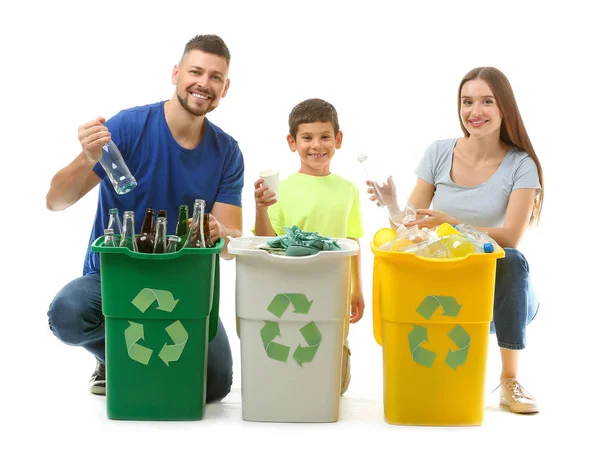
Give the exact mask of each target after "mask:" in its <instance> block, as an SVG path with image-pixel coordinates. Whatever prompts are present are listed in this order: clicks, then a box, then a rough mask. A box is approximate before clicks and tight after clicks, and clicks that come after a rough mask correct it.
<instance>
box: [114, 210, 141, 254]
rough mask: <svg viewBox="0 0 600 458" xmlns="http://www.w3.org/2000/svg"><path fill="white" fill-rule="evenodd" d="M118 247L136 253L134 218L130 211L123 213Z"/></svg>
mask: <svg viewBox="0 0 600 458" xmlns="http://www.w3.org/2000/svg"><path fill="white" fill-rule="evenodd" d="M119 246H121V247H126V248H129V249H130V250H131V251H138V247H137V243H136V241H135V218H134V215H133V212H132V211H126V212H123V235H121V243H120V244H119Z"/></svg>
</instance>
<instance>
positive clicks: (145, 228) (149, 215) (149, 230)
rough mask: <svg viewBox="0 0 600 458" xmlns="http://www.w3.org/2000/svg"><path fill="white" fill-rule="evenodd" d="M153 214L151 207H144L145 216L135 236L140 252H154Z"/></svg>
mask: <svg viewBox="0 0 600 458" xmlns="http://www.w3.org/2000/svg"><path fill="white" fill-rule="evenodd" d="M154 214H155V211H154V209H153V208H147V209H146V216H144V221H143V222H142V228H141V229H140V233H139V234H138V236H137V238H136V242H137V247H138V251H139V252H140V253H153V252H154Z"/></svg>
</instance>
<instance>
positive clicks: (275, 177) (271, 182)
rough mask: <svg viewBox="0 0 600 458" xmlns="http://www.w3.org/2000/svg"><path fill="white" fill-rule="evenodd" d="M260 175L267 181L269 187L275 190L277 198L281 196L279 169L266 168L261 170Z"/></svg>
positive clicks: (270, 189) (272, 190)
mask: <svg viewBox="0 0 600 458" xmlns="http://www.w3.org/2000/svg"><path fill="white" fill-rule="evenodd" d="M260 177H261V178H262V179H263V180H264V181H265V185H266V186H268V187H269V191H271V192H274V193H275V196H274V198H275V199H278V198H279V170H277V169H266V170H263V171H262V172H260Z"/></svg>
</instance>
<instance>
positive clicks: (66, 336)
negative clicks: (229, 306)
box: [48, 274, 233, 402]
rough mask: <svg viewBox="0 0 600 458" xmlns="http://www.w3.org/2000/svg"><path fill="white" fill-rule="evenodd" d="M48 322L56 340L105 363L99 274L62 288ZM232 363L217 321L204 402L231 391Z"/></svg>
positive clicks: (215, 399)
mask: <svg viewBox="0 0 600 458" xmlns="http://www.w3.org/2000/svg"><path fill="white" fill-rule="evenodd" d="M48 323H49V325H50V329H51V330H52V332H53V333H54V335H55V336H56V337H58V339H59V340H61V341H62V342H64V343H66V344H69V345H76V346H80V347H83V348H85V349H86V350H88V351H89V352H90V353H92V354H93V355H94V356H95V357H96V358H97V359H98V360H100V361H104V359H105V348H104V341H105V336H104V315H102V299H101V289H100V274H90V275H86V276H84V277H80V278H76V279H75V280H73V281H72V282H70V283H68V284H67V285H66V286H65V287H64V288H63V289H61V290H60V291H59V292H58V294H57V295H56V297H55V298H54V300H53V301H52V303H51V304H50V308H49V310H48ZM232 381H233V360H232V358H231V347H230V346H229V339H228V338H227V333H226V332H225V328H224V327H223V323H221V319H220V318H219V327H218V330H217V335H216V336H215V338H214V339H213V340H212V341H211V342H210V343H209V344H208V361H207V373H206V402H214V401H220V400H221V399H223V398H224V397H225V396H227V394H228V393H229V391H230V390H231V383H232Z"/></svg>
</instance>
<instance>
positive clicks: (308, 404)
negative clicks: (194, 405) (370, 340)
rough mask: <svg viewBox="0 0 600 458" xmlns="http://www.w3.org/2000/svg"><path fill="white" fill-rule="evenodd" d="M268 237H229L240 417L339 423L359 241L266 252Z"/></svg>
mask: <svg viewBox="0 0 600 458" xmlns="http://www.w3.org/2000/svg"><path fill="white" fill-rule="evenodd" d="M269 239H271V237H240V238H236V239H231V241H230V242H229V249H228V250H229V252H230V253H232V254H235V255H236V315H237V319H238V320H239V337H240V347H241V369H242V416H243V418H244V420H249V421H272V422H333V421H337V420H338V416H339V405H340V385H341V368H342V347H343V343H344V338H345V336H344V334H345V329H346V328H347V326H348V319H349V314H350V313H349V312H350V279H351V276H350V261H351V257H352V256H354V255H356V254H357V253H358V243H356V241H354V240H350V239H335V240H336V241H337V242H338V244H339V245H340V247H342V250H341V251H322V252H319V253H317V254H314V255H310V256H302V257H292V256H281V255H276V254H270V253H268V252H267V251H265V250H261V249H259V248H258V247H259V246H262V245H264V244H265V242H266V241H267V240H269Z"/></svg>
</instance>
